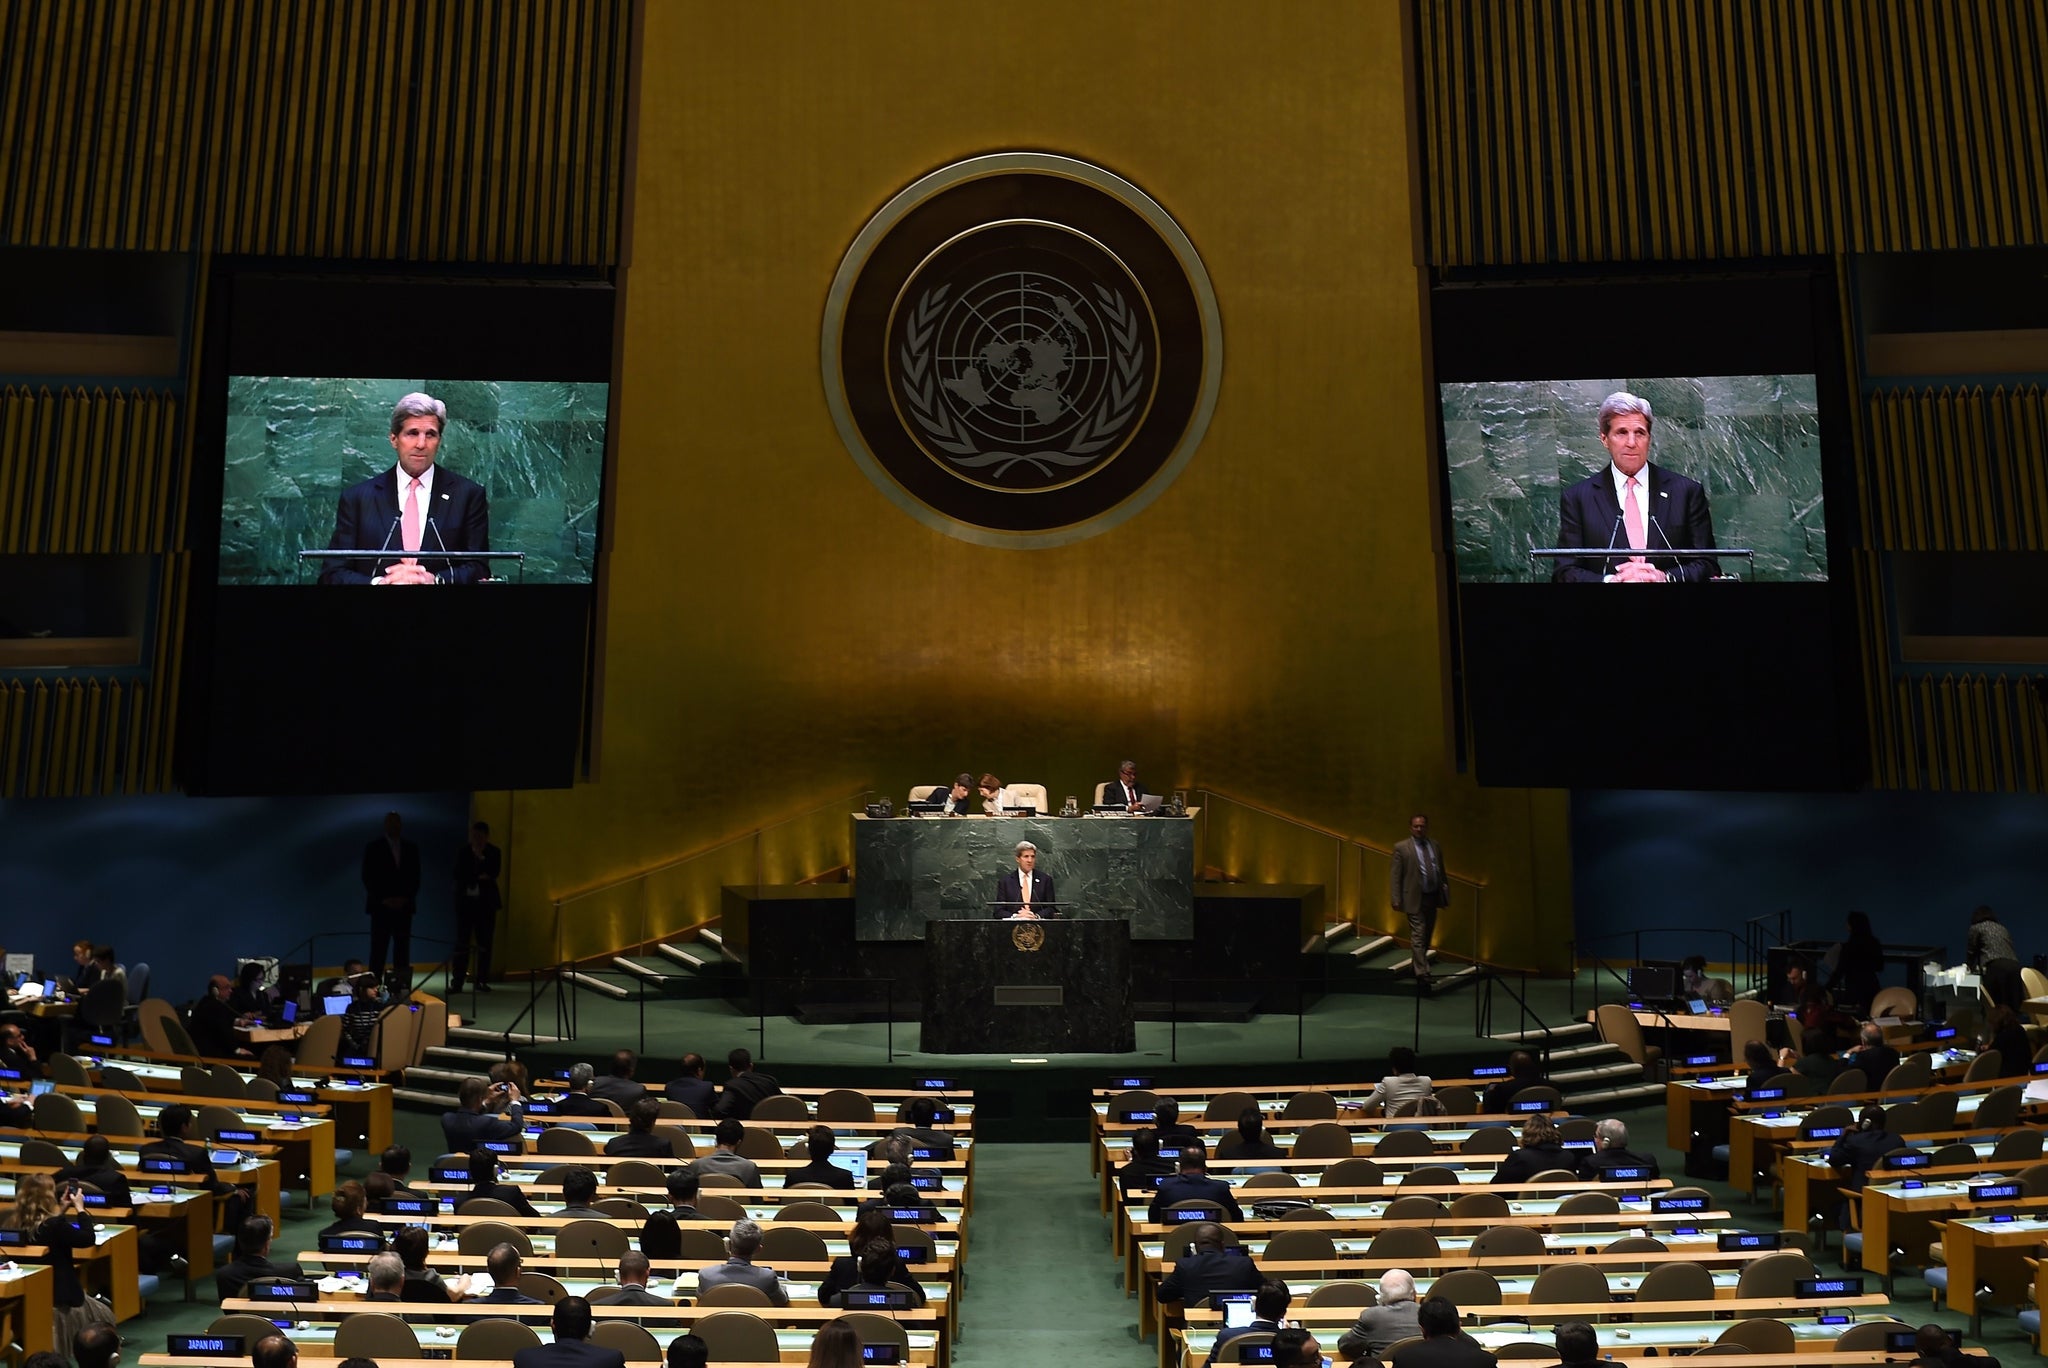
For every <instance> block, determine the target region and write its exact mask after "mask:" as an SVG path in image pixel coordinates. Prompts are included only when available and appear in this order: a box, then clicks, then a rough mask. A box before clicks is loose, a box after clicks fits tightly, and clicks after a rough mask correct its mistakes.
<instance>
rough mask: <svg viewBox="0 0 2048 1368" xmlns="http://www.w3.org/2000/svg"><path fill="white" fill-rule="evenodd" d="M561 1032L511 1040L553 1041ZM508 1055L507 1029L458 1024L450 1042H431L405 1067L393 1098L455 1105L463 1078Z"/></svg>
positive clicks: (436, 1106)
mask: <svg viewBox="0 0 2048 1368" xmlns="http://www.w3.org/2000/svg"><path fill="white" fill-rule="evenodd" d="M560 1039H561V1037H560V1036H551V1035H529V1034H526V1033H524V1032H520V1033H515V1034H514V1035H513V1037H512V1044H513V1045H514V1046H515V1047H517V1046H520V1045H552V1044H555V1043H556V1042H558V1041H559V1040H560ZM504 1058H505V1033H504V1032H503V1031H493V1030H489V1029H487V1028H485V1027H481V1026H456V1027H453V1028H451V1029H450V1030H449V1032H448V1043H447V1044H445V1045H429V1046H428V1047H427V1048H426V1050H425V1052H424V1055H423V1057H422V1059H421V1061H420V1062H419V1063H418V1064H415V1065H413V1066H412V1067H411V1068H409V1069H407V1070H406V1071H405V1084H404V1086H403V1087H398V1088H393V1089H392V1090H391V1098H392V1100H393V1101H394V1102H409V1103H411V1104H413V1105H414V1106H416V1107H421V1108H424V1109H428V1110H432V1111H448V1110H450V1109H451V1108H453V1107H454V1106H455V1090H456V1089H457V1088H459V1087H461V1086H462V1080H463V1079H465V1078H468V1077H470V1076H472V1075H474V1074H481V1073H488V1072H489V1071H490V1068H491V1066H492V1065H493V1064H497V1063H499V1062H501V1061H502V1060H503V1059H504Z"/></svg>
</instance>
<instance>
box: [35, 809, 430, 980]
mask: <svg viewBox="0 0 2048 1368" xmlns="http://www.w3.org/2000/svg"><path fill="white" fill-rule="evenodd" d="M394 811H395V812H398V813H400V814H401V815H402V816H403V817H404V819H405V834H406V836H407V837H408V838H409V839H411V840H415V841H418V842H419V845H420V859H421V865H422V880H421V896H420V911H419V916H418V918H417V919H416V921H415V922H414V926H413V935H414V943H413V958H414V959H415V960H419V961H430V960H431V961H438V960H439V959H440V958H441V957H442V954H443V952H442V951H441V949H440V947H439V946H438V945H436V944H433V943H429V942H427V941H426V940H425V939H424V938H425V937H429V936H432V937H438V938H441V939H444V940H445V939H446V937H447V936H448V934H449V931H450V928H451V927H452V924H453V918H452V913H451V910H450V907H449V900H450V897H451V890H452V879H451V877H450V876H449V873H448V871H449V869H450V866H451V864H452V862H453V861H454V858H455V849H456V847H457V846H458V845H459V844H461V842H462V840H463V839H464V833H465V831H466V828H467V827H468V824H469V795H468V794H467V793H451V794H417V793H409V794H402V795H399V796H396V797H391V796H378V795H356V796H350V797H335V798H183V797H178V796H175V795H164V796H155V797H139V798H90V799H70V798H67V799H37V800H15V801H10V802H0V944H4V945H5V946H6V948H7V949H8V951H10V952H11V953H15V954H19V953H22V952H25V951H27V952H33V953H34V954H35V956H36V963H37V966H38V968H41V967H43V966H46V965H56V966H60V967H62V966H68V965H69V963H70V946H71V943H72V942H73V941H74V940H78V939H80V938H86V937H89V938H91V939H93V940H97V941H101V942H105V943H108V944H111V945H112V946H113V947H114V949H115V951H116V952H117V954H118V955H119V957H120V960H121V962H122V963H124V964H128V965H133V964H135V963H136V962H138V961H146V962H147V963H148V964H149V966H150V970H151V986H150V993H151V995H152V996H154V997H163V998H168V999H170V1000H171V1001H173V1002H179V1003H182V1002H185V1001H186V1000H188V999H190V998H192V997H195V996H197V995H198V993H199V991H200V990H201V989H202V988H203V987H204V986H205V984H206V979H207V976H208V975H209V974H211V973H214V972H228V971H229V970H230V969H231V967H232V964H233V960H234V958H235V957H236V956H237V955H282V954H284V953H285V952H286V951H288V950H290V949H291V948H292V947H293V946H295V945H298V944H300V943H301V942H303V941H304V940H305V939H306V938H307V937H309V936H312V935H314V934H316V933H319V934H321V935H322V937H323V939H322V940H321V942H320V944H319V946H318V947H317V949H318V956H317V958H318V961H319V962H321V963H326V964H336V963H339V962H340V961H341V960H342V959H343V958H345V957H347V956H349V955H361V954H363V953H365V950H366V948H367V940H368V926H369V923H368V919H367V918H366V917H365V916H364V915H363V890H362V882H361V874H360V869H361V862H362V852H363V846H364V844H365V843H366V842H368V841H369V840H370V839H372V838H373V837H375V836H377V835H378V834H379V833H380V831H381V830H382V823H383V820H384V814H385V813H386V812H394ZM328 933H339V937H340V938H336V939H327V938H326V937H327V934H328ZM299 953H300V954H301V955H303V954H305V953H306V952H305V951H303V950H301V951H300V952H299Z"/></svg>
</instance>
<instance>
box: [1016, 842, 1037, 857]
mask: <svg viewBox="0 0 2048 1368" xmlns="http://www.w3.org/2000/svg"><path fill="white" fill-rule="evenodd" d="M1036 849H1038V847H1037V846H1035V845H1033V844H1031V842H1029V841H1019V842H1017V853H1018V854H1019V855H1022V854H1023V853H1024V852H1025V851H1027V850H1036Z"/></svg>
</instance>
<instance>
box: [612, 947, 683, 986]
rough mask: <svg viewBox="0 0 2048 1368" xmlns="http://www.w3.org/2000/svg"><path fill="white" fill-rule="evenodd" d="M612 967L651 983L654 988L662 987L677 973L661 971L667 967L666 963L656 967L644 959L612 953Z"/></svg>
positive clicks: (643, 981)
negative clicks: (629, 957)
mask: <svg viewBox="0 0 2048 1368" xmlns="http://www.w3.org/2000/svg"><path fill="white" fill-rule="evenodd" d="M612 967H613V968H615V969H617V970H618V971H619V972H620V973H622V974H631V975H632V976H633V977H634V978H636V979H638V980H640V981H641V982H642V983H647V984H651V985H653V986H654V987H656V988H660V987H663V986H665V985H666V984H668V982H669V981H670V980H671V979H673V978H676V977H678V976H677V975H673V974H668V973H664V972H663V970H665V969H666V968H667V967H668V965H667V964H666V963H663V964H662V965H661V966H660V968H656V967H654V966H653V965H650V964H649V963H648V962H647V961H645V960H635V959H628V958H626V956H624V955H613V956H612Z"/></svg>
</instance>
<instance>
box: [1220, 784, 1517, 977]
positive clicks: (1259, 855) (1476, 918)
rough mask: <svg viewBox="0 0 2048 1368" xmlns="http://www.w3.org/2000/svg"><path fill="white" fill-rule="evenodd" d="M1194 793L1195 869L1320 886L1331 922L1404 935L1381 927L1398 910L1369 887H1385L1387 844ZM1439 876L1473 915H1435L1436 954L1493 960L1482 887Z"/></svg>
mask: <svg viewBox="0 0 2048 1368" xmlns="http://www.w3.org/2000/svg"><path fill="white" fill-rule="evenodd" d="M1196 792H1197V794H1198V796H1199V798H1200V800H1201V801H1200V806H1201V814H1200V817H1199V819H1198V820H1199V823H1200V825H1199V828H1198V830H1197V832H1196V836H1197V842H1196V844H1197V849H1198V851H1199V852H1200V853H1199V854H1198V856H1197V860H1196V863H1197V865H1198V866H1200V867H1202V868H1217V869H1221V870H1224V871H1225V872H1227V873H1228V874H1230V875H1231V876H1233V877H1235V878H1241V879H1244V880H1246V881H1247V882H1252V883H1304V884H1321V885H1322V886H1323V888H1324V889H1325V890H1326V902H1325V912H1326V914H1327V916H1328V919H1329V920H1331V921H1348V922H1351V923H1353V924H1354V925H1355V926H1356V927H1357V928H1358V931H1359V934H1361V935H1363V934H1365V932H1366V931H1367V930H1368V929H1371V930H1373V931H1375V932H1378V933H1380V934H1387V935H1395V936H1404V935H1406V934H1407V933H1408V926H1407V923H1406V922H1405V921H1402V923H1401V924H1400V925H1399V926H1393V925H1383V923H1387V922H1392V921H1394V920H1397V919H1398V918H1397V914H1395V913H1394V912H1393V911H1392V910H1391V909H1390V908H1389V907H1388V906H1387V900H1386V899H1385V898H1384V897H1374V896H1371V895H1369V894H1368V892H1367V890H1368V889H1385V888H1386V887H1387V884H1388V881H1389V879H1390V878H1391V876H1392V873H1393V859H1394V852H1393V849H1392V848H1391V847H1388V846H1380V845H1375V844H1373V843H1372V842H1370V841H1362V840H1360V839H1358V838H1357V837H1355V836H1347V835H1345V834H1344V833H1342V832H1339V831H1331V830H1330V829H1329V828H1327V827H1320V826H1317V825H1315V824H1314V823H1312V822H1304V821H1301V820H1300V819H1299V818H1295V817H1289V816H1287V815H1286V814H1285V813H1281V812H1275V811H1273V809H1271V808H1268V807H1262V806H1260V805H1259V804H1257V803H1254V802H1250V801H1248V800H1246V799H1243V798H1237V797H1233V796H1232V795H1230V794H1228V793H1225V792H1223V791H1222V790H1220V789H1213V788H1204V789H1198V790H1196ZM1444 874H1445V877H1446V878H1447V879H1448V880H1449V881H1450V889H1451V902H1452V905H1453V906H1454V907H1456V908H1458V910H1459V911H1460V912H1461V913H1463V912H1467V911H1469V912H1470V914H1471V915H1470V916H1469V917H1467V916H1463V915H1461V916H1458V917H1445V918H1440V919H1439V920H1438V922H1437V939H1436V945H1435V948H1436V951H1437V953H1438V954H1440V955H1446V956H1449V957H1450V958H1453V959H1461V960H1466V961H1468V962H1471V963H1474V964H1484V963H1491V962H1492V961H1491V960H1490V959H1489V957H1488V945H1487V940H1486V900H1485V892H1486V885H1485V884H1484V883H1482V882H1481V881H1479V880H1477V879H1470V878H1466V877H1465V876H1463V875H1461V874H1458V873H1456V872H1455V871H1453V870H1448V869H1447V870H1445V871H1444ZM1318 929H1320V928H1318Z"/></svg>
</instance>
